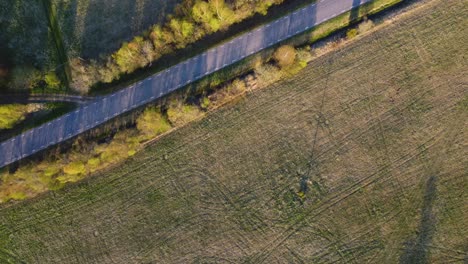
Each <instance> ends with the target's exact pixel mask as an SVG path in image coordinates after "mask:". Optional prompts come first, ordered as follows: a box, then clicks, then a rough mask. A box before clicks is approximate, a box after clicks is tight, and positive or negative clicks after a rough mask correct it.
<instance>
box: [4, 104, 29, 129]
mask: <svg viewBox="0 0 468 264" xmlns="http://www.w3.org/2000/svg"><path fill="white" fill-rule="evenodd" d="M27 109H28V107H27V105H19V104H12V105H0V129H8V128H12V127H13V126H14V125H15V124H16V123H18V122H19V121H21V120H23V119H24V116H25V115H26V114H27Z"/></svg>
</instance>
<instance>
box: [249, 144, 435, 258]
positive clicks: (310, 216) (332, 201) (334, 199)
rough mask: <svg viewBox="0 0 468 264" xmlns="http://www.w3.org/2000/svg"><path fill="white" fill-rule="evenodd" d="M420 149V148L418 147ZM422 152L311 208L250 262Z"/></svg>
mask: <svg viewBox="0 0 468 264" xmlns="http://www.w3.org/2000/svg"><path fill="white" fill-rule="evenodd" d="M434 139H436V137H435V136H434V137H432V138H430V139H429V140H427V141H426V142H425V143H428V142H432V141H433V140H434ZM436 142H437V141H434V142H432V144H431V145H430V146H433V145H434V144H435V143H436ZM416 150H418V149H416ZM419 154H420V153H419V152H418V151H416V152H415V153H407V154H406V155H404V156H402V157H400V158H399V159H397V160H395V161H394V162H393V163H392V164H390V165H386V166H385V167H383V168H380V169H379V170H378V171H377V172H375V173H372V174H370V175H368V176H365V177H363V178H362V179H360V180H358V181H356V183H354V184H352V185H351V186H349V187H348V188H346V189H344V190H342V191H341V192H339V193H337V194H336V195H334V196H332V197H330V198H329V199H328V201H325V202H324V203H322V204H320V205H319V206H317V207H315V208H311V209H310V211H309V214H307V215H306V217H304V218H301V219H299V220H298V221H297V222H296V223H294V224H292V225H291V226H290V227H288V228H287V229H286V230H285V231H284V232H283V233H282V234H280V235H279V236H277V237H276V238H275V239H274V240H273V241H272V242H270V243H269V244H268V245H267V246H265V247H264V248H263V249H262V250H259V251H260V252H261V253H259V254H258V255H257V256H254V257H253V258H252V259H249V262H252V263H262V262H264V261H265V260H266V259H267V258H268V257H269V256H270V255H271V253H272V252H273V251H275V250H276V249H277V248H278V247H279V246H281V245H282V244H283V243H284V242H285V241H286V240H287V239H289V238H290V237H291V236H292V235H294V233H295V232H297V231H298V230H299V229H300V228H301V227H302V226H303V224H304V221H305V219H307V218H308V219H309V220H310V219H313V218H315V217H317V216H319V215H320V214H322V213H323V212H324V211H325V210H327V209H329V208H331V207H332V206H334V205H336V204H338V203H340V202H341V201H343V200H344V199H346V198H347V197H349V196H351V195H353V194H354V193H356V192H357V191H359V189H360V188H363V187H366V186H369V185H371V184H373V183H375V182H377V181H379V180H380V179H381V178H382V177H384V176H387V175H385V174H382V175H379V174H380V173H381V172H384V171H385V170H386V169H388V168H389V167H397V166H401V165H403V164H405V163H407V162H409V161H411V160H413V159H414V158H416V157H417V156H418V155H419Z"/></svg>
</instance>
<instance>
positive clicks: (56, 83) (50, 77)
mask: <svg viewBox="0 0 468 264" xmlns="http://www.w3.org/2000/svg"><path fill="white" fill-rule="evenodd" d="M44 80H45V82H46V84H47V86H48V87H49V88H52V89H57V88H59V87H60V80H59V78H58V77H57V74H55V72H48V73H47V74H46V75H45V76H44Z"/></svg>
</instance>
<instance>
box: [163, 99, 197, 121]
mask: <svg viewBox="0 0 468 264" xmlns="http://www.w3.org/2000/svg"><path fill="white" fill-rule="evenodd" d="M202 115H203V112H202V111H201V110H200V109H199V108H198V106H196V105H187V104H180V103H173V104H172V105H171V106H169V108H168V109H167V117H168V119H169V122H171V124H172V125H174V126H182V125H184V124H186V123H188V122H190V121H192V120H195V119H197V118H199V117H201V116H202Z"/></svg>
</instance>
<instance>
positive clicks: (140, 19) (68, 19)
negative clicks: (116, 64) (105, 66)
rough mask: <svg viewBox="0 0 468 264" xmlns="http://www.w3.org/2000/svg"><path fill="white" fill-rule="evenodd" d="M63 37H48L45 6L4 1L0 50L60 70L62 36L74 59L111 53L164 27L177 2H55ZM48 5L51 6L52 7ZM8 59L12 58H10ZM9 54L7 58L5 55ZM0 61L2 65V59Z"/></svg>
mask: <svg viewBox="0 0 468 264" xmlns="http://www.w3.org/2000/svg"><path fill="white" fill-rule="evenodd" d="M49 2H50V4H51V7H52V10H53V11H55V12H54V13H56V19H57V20H56V22H57V24H58V25H59V27H60V28H59V29H60V31H61V32H57V31H54V32H53V33H54V34H55V35H52V34H48V33H49V29H48V23H47V22H48V18H47V14H46V12H45V9H44V7H43V5H42V2H41V1H27V2H25V1H21V0H3V1H1V2H0V26H1V27H2V31H1V32H0V42H1V43H0V48H2V49H5V48H9V49H10V50H11V51H10V53H11V54H13V56H12V58H11V59H12V60H13V61H14V62H15V63H16V64H27V63H29V64H34V65H35V66H50V65H57V64H59V63H57V61H56V58H55V57H56V54H55V53H56V52H57V51H56V47H55V44H54V39H53V36H56V34H60V35H61V38H62V40H63V43H62V42H60V43H59V44H63V48H64V50H65V52H66V53H68V56H70V57H76V56H79V57H82V58H94V59H97V58H98V56H99V55H100V54H108V53H110V52H113V51H114V50H116V49H117V48H119V47H120V45H121V44H122V42H123V41H128V40H130V39H131V38H133V37H134V36H135V35H138V34H141V33H142V32H143V31H144V30H146V29H147V28H148V27H150V26H151V25H153V24H157V23H161V22H164V19H165V17H166V15H168V14H170V13H172V12H173V9H174V7H175V5H176V4H177V3H179V2H181V1H179V0H157V1H154V0H136V1H135V0H51V1H49ZM49 2H47V3H49ZM11 54H9V55H11ZM7 55H8V54H7ZM0 61H1V60H0ZM52 68H54V67H52Z"/></svg>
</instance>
